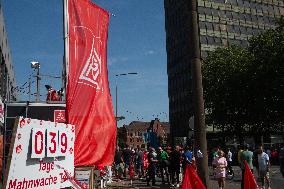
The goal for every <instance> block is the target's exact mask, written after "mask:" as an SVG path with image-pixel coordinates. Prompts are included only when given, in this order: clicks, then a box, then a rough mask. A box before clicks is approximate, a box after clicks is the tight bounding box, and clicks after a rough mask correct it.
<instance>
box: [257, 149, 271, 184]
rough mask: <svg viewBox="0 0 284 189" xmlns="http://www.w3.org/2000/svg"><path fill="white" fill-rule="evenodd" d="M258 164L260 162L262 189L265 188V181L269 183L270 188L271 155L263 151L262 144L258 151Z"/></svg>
mask: <svg viewBox="0 0 284 189" xmlns="http://www.w3.org/2000/svg"><path fill="white" fill-rule="evenodd" d="M258 164H259V176H260V179H261V184H262V189H264V188H265V183H267V188H268V189H271V188H270V180H269V169H270V163H269V156H268V154H267V153H265V152H264V151H263V148H262V146H260V149H259V153H258Z"/></svg>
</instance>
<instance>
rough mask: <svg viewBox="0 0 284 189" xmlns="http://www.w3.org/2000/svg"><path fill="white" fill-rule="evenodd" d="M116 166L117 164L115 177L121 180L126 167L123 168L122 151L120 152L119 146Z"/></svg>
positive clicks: (116, 153) (116, 152)
mask: <svg viewBox="0 0 284 189" xmlns="http://www.w3.org/2000/svg"><path fill="white" fill-rule="evenodd" d="M114 164H115V176H116V177H117V178H118V179H121V176H122V173H123V169H124V166H123V158H122V151H121V150H120V147H119V146H117V148H116V151H115V155H114Z"/></svg>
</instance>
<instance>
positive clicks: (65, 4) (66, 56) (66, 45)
mask: <svg viewBox="0 0 284 189" xmlns="http://www.w3.org/2000/svg"><path fill="white" fill-rule="evenodd" d="M63 14H64V15H63V23H64V28H63V31H64V34H63V35H64V64H65V65H64V66H63V67H65V73H64V74H65V75H64V77H63V78H64V79H65V84H64V86H63V88H64V91H66V85H67V82H68V79H67V76H68V69H69V25H68V22H69V16H68V0H63Z"/></svg>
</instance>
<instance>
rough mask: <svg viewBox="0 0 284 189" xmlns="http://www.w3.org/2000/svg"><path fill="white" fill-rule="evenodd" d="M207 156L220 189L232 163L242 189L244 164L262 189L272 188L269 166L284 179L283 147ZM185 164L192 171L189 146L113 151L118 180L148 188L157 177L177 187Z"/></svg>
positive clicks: (246, 147)
mask: <svg viewBox="0 0 284 189" xmlns="http://www.w3.org/2000/svg"><path fill="white" fill-rule="evenodd" d="M270 152H271V153H270ZM208 156H209V164H212V167H213V170H214V177H215V179H216V180H217V181H218V182H217V183H218V186H219V188H220V189H224V188H225V180H226V176H227V173H228V172H229V171H230V172H233V170H232V165H236V163H235V162H234V161H235V160H236V161H237V164H238V166H239V167H240V169H241V171H242V184H241V186H242V188H244V172H245V162H247V164H248V166H249V168H250V169H251V172H252V173H254V174H255V175H256V177H257V179H259V181H261V184H262V188H265V186H267V187H266V188H267V189H270V188H271V182H270V175H269V173H270V166H271V165H272V164H275V165H277V164H280V172H281V173H282V175H283V177H284V147H283V148H281V149H280V150H278V151H277V153H275V152H274V155H273V151H271V150H269V149H266V150H264V148H263V147H262V146H259V147H257V148H255V149H254V150H253V149H250V146H249V145H244V146H241V147H239V149H238V150H237V151H236V150H231V149H229V148H228V149H227V150H226V153H225V152H224V151H222V150H221V149H220V148H219V147H218V148H214V150H213V152H212V153H208ZM187 164H190V165H192V166H194V167H195V157H194V153H193V151H192V147H191V146H186V147H183V148H182V147H180V146H175V147H174V148H171V147H165V148H162V147H158V148H157V149H154V148H152V147H150V148H148V149H145V147H143V146H142V147H140V146H137V148H135V149H134V148H130V147H129V146H126V147H125V148H124V149H120V148H119V147H117V149H116V153H115V159H114V171H115V176H116V177H117V178H118V179H124V178H126V177H128V175H129V176H130V179H134V177H135V178H137V179H143V180H146V181H147V185H148V186H149V185H150V183H151V184H152V185H156V177H157V176H159V177H160V178H161V180H162V184H166V183H167V184H169V185H171V186H176V187H179V185H180V184H181V180H182V175H183V172H184V170H185V167H186V165H187ZM254 167H255V170H254Z"/></svg>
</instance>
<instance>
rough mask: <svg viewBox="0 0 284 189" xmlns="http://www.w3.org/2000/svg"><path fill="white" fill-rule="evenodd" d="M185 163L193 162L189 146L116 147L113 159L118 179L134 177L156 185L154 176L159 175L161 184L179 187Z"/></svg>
mask: <svg viewBox="0 0 284 189" xmlns="http://www.w3.org/2000/svg"><path fill="white" fill-rule="evenodd" d="M186 164H192V165H193V164H194V157H193V152H192V148H191V146H186V147H184V148H182V147H180V146H175V147H174V148H171V147H166V148H162V147H158V148H157V149H155V148H152V147H150V148H149V149H148V150H147V149H145V148H143V147H140V146H137V148H135V149H130V148H129V147H128V146H126V147H125V148H124V149H120V148H119V147H117V149H116V153H115V159H114V168H115V169H114V170H115V175H116V177H117V178H118V179H123V178H126V177H127V175H129V176H130V178H133V177H135V175H136V177H137V178H139V179H145V180H146V181H147V185H148V186H149V185H150V183H151V184H152V186H154V185H156V176H159V177H161V179H162V184H166V183H167V184H169V185H171V186H176V187H179V185H180V182H181V178H182V173H183V172H184V169H185V167H186Z"/></svg>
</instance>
